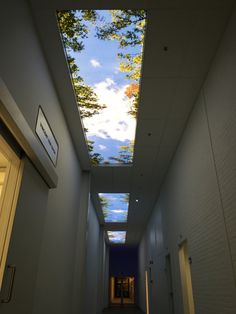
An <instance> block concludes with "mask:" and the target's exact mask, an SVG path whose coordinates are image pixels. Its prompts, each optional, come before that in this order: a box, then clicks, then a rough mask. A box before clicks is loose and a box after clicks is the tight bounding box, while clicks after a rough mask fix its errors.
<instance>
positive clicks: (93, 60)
mask: <svg viewBox="0 0 236 314" xmlns="http://www.w3.org/2000/svg"><path fill="white" fill-rule="evenodd" d="M90 64H91V65H92V66H93V67H94V68H100V67H101V63H100V62H99V61H98V60H96V59H91V60H90Z"/></svg>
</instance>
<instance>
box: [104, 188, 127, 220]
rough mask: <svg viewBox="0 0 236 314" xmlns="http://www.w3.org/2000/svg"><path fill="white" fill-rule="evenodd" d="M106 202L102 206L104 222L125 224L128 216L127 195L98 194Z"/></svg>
mask: <svg viewBox="0 0 236 314" xmlns="http://www.w3.org/2000/svg"><path fill="white" fill-rule="evenodd" d="M99 197H100V198H103V199H105V200H106V202H107V206H102V210H103V214H104V220H105V222H126V221H127V216H128V206H129V193H99Z"/></svg>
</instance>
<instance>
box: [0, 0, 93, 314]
mask: <svg viewBox="0 0 236 314" xmlns="http://www.w3.org/2000/svg"><path fill="white" fill-rule="evenodd" d="M0 41H1V52H0V54H1V57H0V75H1V77H2V79H3V81H4V82H5V84H6V86H7V88H8V89H9V91H10V93H11V95H12V96H13V98H14V100H15V102H16V103H17V105H18V107H19V109H20V110H21V112H22V114H23V115H24V117H25V119H26V121H27V122H28V124H29V126H30V127H31V129H32V130H33V131H34V129H35V122H36V117H37V111H38V106H39V105H41V106H42V108H43V110H44V112H45V114H46V116H47V119H48V121H49V123H50V125H51V127H52V130H53V132H54V134H55V136H56V138H57V141H58V143H59V157H58V163H57V167H56V173H57V175H58V178H59V180H58V186H57V188H56V189H54V190H50V191H48V188H47V186H46V184H45V183H44V182H43V181H42V184H43V185H44V187H45V192H44V194H43V195H42V196H41V197H40V194H39V193H38V192H37V191H34V190H33V187H34V181H35V178H34V174H30V173H29V174H28V176H29V178H28V182H30V180H32V186H31V185H30V183H28V189H26V190H24V191H23V192H24V193H26V194H27V193H29V197H33V198H35V199H34V201H35V206H32V202H31V203H30V202H26V201H25V202H24V203H23V204H21V207H25V209H24V211H21V210H20V209H19V208H18V209H17V214H18V215H24V213H27V212H30V215H29V216H28V215H27V216H22V217H21V220H24V219H25V220H27V219H29V220H28V224H29V225H30V224H31V223H32V221H31V218H32V217H33V213H34V211H36V212H37V214H36V217H37V215H38V211H41V212H42V213H44V216H45V219H44V220H43V219H41V220H39V221H38V223H39V225H38V226H37V228H38V230H35V232H38V233H39V235H40V237H39V241H38V242H37V243H36V242H34V241H33V237H32V242H30V237H31V235H30V234H29V235H28V237H29V245H28V256H29V257H30V256H31V251H34V250H35V249H36V250H37V252H38V255H37V260H36V261H35V263H36V265H35V269H34V273H31V272H30V271H28V272H27V271H26V272H25V273H24V275H25V277H24V276H18V278H21V280H22V281H21V282H19V287H20V288H21V295H24V297H27V292H28V290H29V286H28V285H29V284H30V283H32V280H34V279H35V278H36V276H37V280H35V282H34V284H33V285H32V286H30V287H31V292H32V293H31V295H30V296H28V297H29V298H30V300H28V302H29V303H30V304H31V306H27V305H26V302H25V303H22V307H21V308H19V304H18V303H17V302H15V301H13V302H15V308H14V309H12V310H9V307H7V306H6V307H5V308H4V309H5V312H3V310H2V309H1V313H3V314H4V313H24V314H32V313H34V314H39V313H40V314H41V313H45V314H47V313H50V314H51V313H57V314H68V313H70V312H71V306H72V304H73V302H72V295H73V293H72V292H73V289H74V288H73V287H74V282H73V281H74V270H75V265H74V263H75V252H76V249H78V248H79V247H80V243H78V242H76V236H77V234H78V233H77V226H78V215H79V210H80V208H79V204H80V203H79V200H80V187H81V180H82V179H81V169H80V165H79V162H78V159H77V156H76V153H75V150H74V146H73V143H72V141H71V137H70V134H69V132H68V128H67V125H66V122H65V119H64V116H63V113H62V110H61V107H60V104H59V100H58V97H57V94H56V91H55V89H54V85H53V82H52V80H51V77H50V74H49V71H48V68H47V64H46V61H45V59H44V55H43V52H42V50H41V46H40V42H39V40H38V36H37V32H36V30H35V28H34V23H33V20H32V18H31V12H30V10H29V8H28V6H27V2H26V1H23V0H22V1H19V0H9V1H3V2H2V3H1V11H0ZM55 53H56V52H55ZM26 171H27V169H26ZM45 197H46V202H45ZM22 199H27V197H26V195H25V194H24V196H22ZM25 215H26V214H25ZM89 221H90V222H91V221H95V218H94V214H93V211H92V210H91V211H90V219H89ZM90 222H89V224H90ZM92 224H93V222H91V225H90V226H89V232H92V235H90V234H89V235H88V241H89V243H90V244H89V250H90V251H89V252H88V254H91V260H89V261H88V262H91V261H94V260H96V253H95V252H94V251H93V250H92V247H91V242H92V241H93V240H96V239H94V238H93V235H94V233H95V234H97V233H98V231H99V226H98V224H97V222H96V221H95V222H94V226H93V227H92ZM23 226H24V225H23V224H22V223H21V221H20V219H18V220H17V222H16V225H15V227H14V228H15V229H14V231H13V233H14V232H16V229H17V230H18V231H17V237H15V238H17V239H18V240H19V243H20V242H21V240H22V239H21V237H22V236H23V234H24V233H23V230H22V232H21V229H22V228H23ZM35 245H36V246H37V247H36V248H35ZM95 245H96V244H95ZM15 247H17V243H16V244H15ZM18 254H21V253H20V252H18ZM12 262H13V263H14V261H12ZM21 263H22V264H25V265H27V264H30V263H31V259H30V258H29V259H28V258H27V254H26V255H23V256H21ZM91 266H93V265H91ZM29 268H30V267H29ZM26 270H27V269H26ZM23 278H25V280H24V279H23ZM31 278H32V280H31ZM15 292H16V293H17V291H15ZM91 293H93V296H94V295H95V294H96V293H95V292H91ZM33 295H34V300H33V301H32V298H33ZM23 299H24V298H23ZM23 299H22V300H23ZM14 300H19V302H20V299H19V298H18V297H17V296H16V295H15V299H14ZM18 309H21V312H20V310H18ZM88 313H89V312H88ZM90 313H92V311H91V312H90Z"/></svg>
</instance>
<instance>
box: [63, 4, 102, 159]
mask: <svg viewBox="0 0 236 314" xmlns="http://www.w3.org/2000/svg"><path fill="white" fill-rule="evenodd" d="M57 16H58V24H59V27H60V30H61V34H62V40H63V42H64V46H65V50H66V54H67V61H68V64H69V68H70V72H71V78H72V82H73V86H74V91H75V97H76V102H77V105H78V108H79V110H80V116H81V117H82V118H90V117H92V116H94V115H95V114H99V113H100V111H101V110H102V109H104V108H106V106H105V105H104V104H100V103H99V101H98V97H97V95H96V93H95V92H94V91H93V89H92V87H91V86H89V85H86V84H85V83H84V80H83V78H82V77H81V76H80V74H79V67H78V65H77V64H76V62H75V58H74V57H72V56H71V52H80V51H81V50H83V49H84V44H83V39H85V38H87V36H88V33H89V28H88V25H89V24H88V23H86V22H90V23H95V21H96V19H97V13H96V11H94V10H81V11H79V13H78V11H76V10H70V11H59V12H58V13H57ZM85 131H86V130H85ZM87 144H88V150H89V154H90V158H91V162H92V164H93V165H97V164H98V163H100V162H101V161H102V160H103V158H102V157H101V155H100V154H97V153H93V144H94V142H92V141H87Z"/></svg>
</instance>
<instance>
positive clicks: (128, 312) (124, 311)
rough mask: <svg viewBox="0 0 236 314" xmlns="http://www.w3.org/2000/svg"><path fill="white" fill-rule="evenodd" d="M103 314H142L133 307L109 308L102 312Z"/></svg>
mask: <svg viewBox="0 0 236 314" xmlns="http://www.w3.org/2000/svg"><path fill="white" fill-rule="evenodd" d="M103 313H104V314H144V313H143V312H142V311H140V309H138V308H137V307H133V306H128V307H122V308H121V307H111V308H109V309H105V310H104V311H103Z"/></svg>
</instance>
